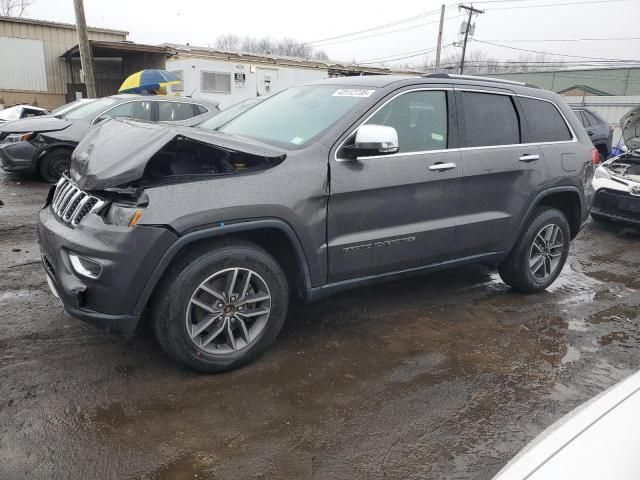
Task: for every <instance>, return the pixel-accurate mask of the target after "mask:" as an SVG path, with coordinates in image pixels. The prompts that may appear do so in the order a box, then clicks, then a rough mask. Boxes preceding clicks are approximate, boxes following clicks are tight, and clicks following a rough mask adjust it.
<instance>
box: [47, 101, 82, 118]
mask: <svg viewBox="0 0 640 480" xmlns="http://www.w3.org/2000/svg"><path fill="white" fill-rule="evenodd" d="M89 102H91V100H86V99H83V100H74V101H73V102H69V103H66V104H64V105H60V106H59V107H58V108H54V109H53V110H51V115H54V116H56V117H59V116H60V115H62V114H64V113H67V112H70V111H71V110H73V109H75V108H78V107H79V106H81V105H83V104H87V103H89Z"/></svg>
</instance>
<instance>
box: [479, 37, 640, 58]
mask: <svg viewBox="0 0 640 480" xmlns="http://www.w3.org/2000/svg"><path fill="white" fill-rule="evenodd" d="M474 42H478V43H484V44H485V45H493V46H494V47H502V48H508V49H509V50H518V51H521V52H530V53H542V54H545V55H555V56H558V57H569V58H582V59H584V60H610V61H617V62H637V61H638V60H623V59H620V58H606V57H585V56H582V55H569V54H567V53H554V52H545V51H542V50H530V49H528V48H518V47H510V46H509V45H501V44H499V43H493V42H487V41H486V40H478V39H474Z"/></svg>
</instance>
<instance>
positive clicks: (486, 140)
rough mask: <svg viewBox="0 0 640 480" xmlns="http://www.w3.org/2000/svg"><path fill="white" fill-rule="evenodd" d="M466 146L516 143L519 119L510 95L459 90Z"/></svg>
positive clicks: (517, 141)
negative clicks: (460, 92)
mask: <svg viewBox="0 0 640 480" xmlns="http://www.w3.org/2000/svg"><path fill="white" fill-rule="evenodd" d="M462 100H463V108H464V121H465V128H466V134H467V146H468V147H483V146H491V145H513V144H517V143H520V121H519V119H518V114H517V112H516V109H515V107H514V105H513V100H512V99H511V96H510V95H497V94H492V93H477V92H462Z"/></svg>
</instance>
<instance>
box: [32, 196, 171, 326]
mask: <svg viewBox="0 0 640 480" xmlns="http://www.w3.org/2000/svg"><path fill="white" fill-rule="evenodd" d="M175 240H176V237H175V235H174V234H173V233H171V232H170V231H169V230H167V229H165V228H162V227H148V226H139V227H133V228H129V227H116V226H113V225H107V224H105V223H104V222H103V221H102V218H101V217H99V216H98V215H95V214H89V215H87V216H86V217H85V218H84V219H83V220H82V222H81V223H80V224H79V225H78V226H77V227H75V228H71V227H70V226H69V224H67V223H63V222H62V221H60V220H59V219H58V217H57V216H56V215H55V214H54V213H53V212H52V210H51V208H50V207H49V206H47V207H45V208H43V209H42V210H41V211H40V213H39V218H38V242H39V244H40V249H41V252H42V259H43V266H44V269H45V272H46V274H47V276H48V277H49V280H50V282H51V285H50V286H51V287H52V290H53V291H54V294H56V296H58V297H59V299H60V301H61V302H62V304H63V306H64V308H65V310H66V311H67V312H69V313H70V314H71V315H72V316H74V317H76V318H79V319H80V320H83V321H86V322H88V323H91V324H93V325H97V326H99V327H101V328H103V329H105V330H108V331H111V332H114V333H119V334H123V335H132V334H133V333H134V332H135V330H136V328H137V325H138V322H139V320H140V316H141V314H142V312H141V311H136V305H137V303H138V299H139V297H140V295H141V293H142V291H143V289H144V287H145V285H146V282H147V279H148V278H149V276H150V274H151V272H152V271H153V269H154V268H155V266H156V265H157V263H158V262H159V260H160V258H161V257H162V255H163V254H164V253H165V252H166V250H167V249H168V248H169V246H170V245H171V244H172V243H173V242H174V241H175ZM69 252H75V253H77V254H79V255H82V256H84V257H87V258H90V259H93V260H95V261H97V262H99V263H100V264H101V265H102V267H103V269H102V273H101V274H100V276H99V277H98V278H97V279H91V278H87V277H83V276H82V275H80V274H78V273H76V271H75V270H74V269H73V267H72V265H71V261H70V260H69V255H68V253H69Z"/></svg>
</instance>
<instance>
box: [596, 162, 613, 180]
mask: <svg viewBox="0 0 640 480" xmlns="http://www.w3.org/2000/svg"><path fill="white" fill-rule="evenodd" d="M594 178H606V179H608V180H610V179H611V174H610V173H609V170H607V168H606V167H604V166H602V165H600V166H599V167H598V168H596V172H595V174H594Z"/></svg>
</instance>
